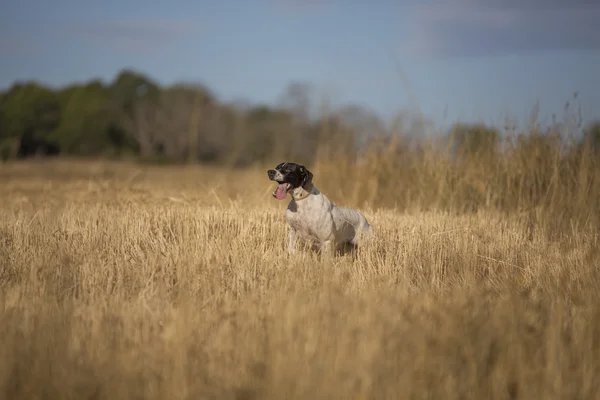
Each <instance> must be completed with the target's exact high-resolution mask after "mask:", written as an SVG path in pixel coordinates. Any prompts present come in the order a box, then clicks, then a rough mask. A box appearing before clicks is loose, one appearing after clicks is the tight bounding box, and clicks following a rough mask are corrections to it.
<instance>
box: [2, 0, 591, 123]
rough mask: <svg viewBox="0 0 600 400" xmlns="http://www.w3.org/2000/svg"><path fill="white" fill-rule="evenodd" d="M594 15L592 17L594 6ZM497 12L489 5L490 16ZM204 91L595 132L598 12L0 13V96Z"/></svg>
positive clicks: (286, 6)
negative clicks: (119, 78) (143, 81)
mask: <svg viewBox="0 0 600 400" xmlns="http://www.w3.org/2000/svg"><path fill="white" fill-rule="evenodd" d="M595 3H596V5H595ZM493 4H496V5H493ZM123 68H132V69H135V70H137V71H140V72H142V73H145V74H147V75H148V76H149V77H150V78H152V79H155V80H156V81H158V82H160V83H161V84H165V85H168V84H172V83H175V82H180V81H187V82H197V83H201V84H203V85H206V86H207V87H208V88H210V89H211V90H212V92H213V93H214V94H215V95H216V96H217V97H218V98H219V99H220V100H222V101H225V102H229V101H234V100H237V99H245V100H249V101H252V102H259V103H267V104H275V103H276V102H277V101H278V100H279V99H280V98H281V95H282V93H283V92H284V90H285V88H286V87H287V85H289V84H290V83H292V82H307V83H310V84H312V85H313V87H314V88H315V93H317V94H316V96H317V97H318V98H319V99H323V98H328V99H330V101H332V102H333V104H334V105H335V104H345V103H354V104H359V105H361V106H363V107H365V108H368V109H371V110H373V111H375V112H377V113H379V114H380V115H382V116H383V117H386V118H388V117H391V116H393V115H394V114H395V113H397V112H399V111H402V110H405V111H406V110H409V111H410V112H415V113H417V112H418V113H422V114H423V115H425V116H427V117H428V118H431V119H433V120H434V121H435V122H436V123H438V124H448V123H452V122H456V121H463V122H478V121H484V122H487V123H493V124H503V121H504V118H505V117H511V118H516V119H517V120H519V121H521V122H526V118H527V117H528V116H529V114H530V112H531V110H532V109H533V108H534V106H535V104H536V102H538V101H539V107H540V118H541V120H542V122H549V121H550V117H551V115H552V113H554V112H556V113H557V116H558V117H559V119H560V117H561V115H562V112H563V106H564V104H565V102H566V101H568V100H570V99H571V98H572V95H573V93H574V92H578V99H579V101H580V103H581V107H582V110H583V118H584V120H592V119H596V118H600V2H597V1H596V2H594V1H579V0H571V1H566V0H564V1H557V0H520V1H516V0H504V1H502V2H499V1H493V0H489V1H488V0H486V1H484V0H422V1H417V0H408V1H401V0H397V1H391V0H378V1H373V2H372V3H370V4H369V3H368V2H366V1H355V0H345V1H342V0H338V1H335V0H306V1H302V0H252V1H249V0H246V1H242V0H222V1H215V0H204V1H203V0H195V1H192V0H171V1H169V2H167V1H157V0H145V1H133V0H119V1H116V0H103V1H89V0H53V1H48V0H0V88H1V89H5V88H8V87H9V86H10V85H12V84H13V83H14V82H16V81H25V80H36V81H39V82H41V83H44V84H47V85H51V86H53V87H58V86H61V85H65V84H68V83H72V82H83V81H86V80H89V79H97V78H100V79H103V80H105V81H107V82H109V81H110V80H112V79H113V78H114V77H115V76H116V74H117V73H118V72H119V71H120V70H121V69H123Z"/></svg>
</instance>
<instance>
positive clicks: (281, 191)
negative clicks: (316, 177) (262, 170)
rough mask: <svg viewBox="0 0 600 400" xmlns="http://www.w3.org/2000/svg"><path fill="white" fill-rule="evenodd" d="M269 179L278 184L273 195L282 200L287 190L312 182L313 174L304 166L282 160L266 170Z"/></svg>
mask: <svg viewBox="0 0 600 400" xmlns="http://www.w3.org/2000/svg"><path fill="white" fill-rule="evenodd" d="M267 175H268V176H269V179H270V180H272V181H275V182H277V183H278V184H279V185H278V186H277V189H275V191H274V192H273V197H275V198H276V199H278V200H283V199H285V198H286V195H287V194H288V192H289V191H291V190H294V189H296V188H299V187H304V186H306V185H307V184H309V183H311V182H312V177H313V174H312V172H310V171H309V170H308V169H306V167H305V166H303V165H299V164H296V163H291V162H284V163H281V164H279V165H278V166H276V167H275V169H270V170H268V171H267Z"/></svg>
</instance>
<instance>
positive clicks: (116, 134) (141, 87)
mask: <svg viewBox="0 0 600 400" xmlns="http://www.w3.org/2000/svg"><path fill="white" fill-rule="evenodd" d="M160 91H161V89H160V87H159V85H158V84H157V83H155V82H154V81H152V80H151V79H150V78H148V77H146V76H145V75H143V74H141V73H138V72H135V71H132V70H129V69H126V70H123V71H121V72H120V73H119V74H118V75H117V76H116V77H115V79H114V80H113V82H111V84H110V86H109V94H110V112H111V116H112V118H113V119H114V121H115V122H114V124H113V125H112V126H111V128H110V137H111V140H112V141H113V142H117V143H129V142H130V141H134V142H135V143H136V147H137V149H138V151H139V152H141V153H142V154H144V155H152V154H154V153H155V150H156V149H155V148H153V144H152V139H151V138H149V137H146V136H144V133H145V132H147V131H148V130H147V129H146V128H144V127H143V125H144V124H145V123H147V121H145V120H144V118H146V117H144V118H142V119H140V115H139V108H140V106H142V105H143V107H144V108H151V107H152V106H154V105H155V104H156V103H157V102H158V100H159V96H160Z"/></svg>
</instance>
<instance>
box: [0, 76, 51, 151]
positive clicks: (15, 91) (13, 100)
mask: <svg viewBox="0 0 600 400" xmlns="http://www.w3.org/2000/svg"><path fill="white" fill-rule="evenodd" d="M0 118H1V122H0V125H1V126H2V128H1V129H0V149H2V156H3V158H7V157H15V156H17V155H20V156H29V155H33V154H36V153H43V154H55V153H57V152H58V146H57V144H56V143H55V142H54V141H53V138H52V132H53V131H54V130H55V129H56V128H57V127H58V125H59V123H60V118H61V109H60V100H59V97H58V96H57V94H56V93H55V92H53V91H52V90H50V89H48V88H46V87H43V86H41V85H39V84H37V83H34V82H30V83H25V84H21V83H17V84H14V85H13V86H12V87H11V88H10V89H9V90H8V91H7V92H6V93H4V94H3V96H2V97H1V99H0Z"/></svg>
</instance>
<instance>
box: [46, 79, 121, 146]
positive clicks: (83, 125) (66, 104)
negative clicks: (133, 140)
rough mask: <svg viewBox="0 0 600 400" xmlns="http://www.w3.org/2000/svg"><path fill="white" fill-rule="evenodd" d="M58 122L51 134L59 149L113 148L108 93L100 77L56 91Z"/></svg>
mask: <svg viewBox="0 0 600 400" xmlns="http://www.w3.org/2000/svg"><path fill="white" fill-rule="evenodd" d="M59 98H60V100H61V108H62V118H61V123H60V125H59V126H58V128H57V129H56V130H55V131H54V132H53V133H52V134H51V137H52V139H53V141H54V142H55V143H58V145H59V147H60V151H61V153H68V154H78V155H97V154H102V153H104V152H106V151H109V150H110V151H113V152H114V150H115V149H114V144H113V143H111V137H110V128H111V124H112V123H113V120H112V118H111V117H112V115H111V112H110V111H111V110H110V93H109V90H108V88H107V87H105V86H104V85H103V84H102V82H100V81H92V82H90V83H88V84H86V85H77V86H71V87H68V88H65V89H63V90H62V91H61V92H60V93H59Z"/></svg>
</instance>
